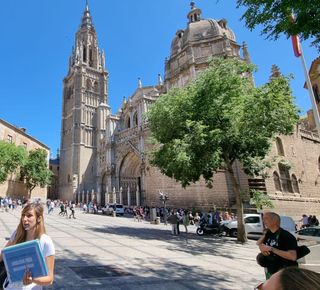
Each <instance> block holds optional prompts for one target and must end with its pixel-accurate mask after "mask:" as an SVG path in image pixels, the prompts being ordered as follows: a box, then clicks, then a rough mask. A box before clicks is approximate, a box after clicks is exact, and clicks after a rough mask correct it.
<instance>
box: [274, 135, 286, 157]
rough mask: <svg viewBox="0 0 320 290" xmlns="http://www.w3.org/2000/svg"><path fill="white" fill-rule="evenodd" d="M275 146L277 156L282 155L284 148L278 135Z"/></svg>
mask: <svg viewBox="0 0 320 290" xmlns="http://www.w3.org/2000/svg"><path fill="white" fill-rule="evenodd" d="M276 146H277V153H278V155H279V156H285V155H284V149H283V144H282V140H281V139H280V138H279V137H277V138H276Z"/></svg>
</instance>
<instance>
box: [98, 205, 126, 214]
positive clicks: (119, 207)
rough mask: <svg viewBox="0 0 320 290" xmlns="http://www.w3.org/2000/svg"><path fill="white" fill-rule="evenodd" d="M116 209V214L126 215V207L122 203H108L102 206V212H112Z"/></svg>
mask: <svg viewBox="0 0 320 290" xmlns="http://www.w3.org/2000/svg"><path fill="white" fill-rule="evenodd" d="M114 209H116V214H118V215H124V207H123V204H121V203H108V204H107V205H106V206H105V207H103V208H102V213H103V214H112V213H113V211H114Z"/></svg>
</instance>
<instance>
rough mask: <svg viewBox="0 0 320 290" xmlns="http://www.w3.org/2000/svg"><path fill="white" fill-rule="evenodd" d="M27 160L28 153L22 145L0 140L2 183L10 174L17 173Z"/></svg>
mask: <svg viewBox="0 0 320 290" xmlns="http://www.w3.org/2000/svg"><path fill="white" fill-rule="evenodd" d="M26 160H27V153H26V151H25V149H24V148H23V147H21V146H18V147H17V146H15V145H14V144H13V143H8V142H5V141H0V184H1V183H3V182H5V181H6V180H7V179H8V176H9V174H11V173H15V172H16V171H17V170H18V169H19V167H20V166H23V165H24V163H25V162H26Z"/></svg>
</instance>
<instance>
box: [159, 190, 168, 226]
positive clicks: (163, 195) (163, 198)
mask: <svg viewBox="0 0 320 290" xmlns="http://www.w3.org/2000/svg"><path fill="white" fill-rule="evenodd" d="M159 194H160V197H159V199H160V200H161V201H162V203H163V217H164V224H165V225H167V209H166V201H167V200H169V196H168V194H167V193H163V192H162V191H161V190H159Z"/></svg>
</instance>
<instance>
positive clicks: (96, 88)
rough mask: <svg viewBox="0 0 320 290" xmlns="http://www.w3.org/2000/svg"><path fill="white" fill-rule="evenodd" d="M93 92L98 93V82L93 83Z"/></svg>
mask: <svg viewBox="0 0 320 290" xmlns="http://www.w3.org/2000/svg"><path fill="white" fill-rule="evenodd" d="M94 92H95V93H99V84H98V82H94Z"/></svg>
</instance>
